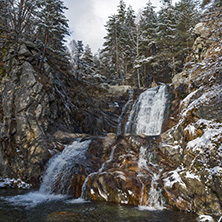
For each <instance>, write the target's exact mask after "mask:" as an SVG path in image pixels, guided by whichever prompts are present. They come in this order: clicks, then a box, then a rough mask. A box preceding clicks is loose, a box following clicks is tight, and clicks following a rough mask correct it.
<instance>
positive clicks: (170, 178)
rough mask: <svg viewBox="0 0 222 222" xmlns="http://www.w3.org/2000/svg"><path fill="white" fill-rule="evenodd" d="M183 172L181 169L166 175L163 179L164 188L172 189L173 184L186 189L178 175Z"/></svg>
mask: <svg viewBox="0 0 222 222" xmlns="http://www.w3.org/2000/svg"><path fill="white" fill-rule="evenodd" d="M182 171H183V169H181V168H177V169H176V170H173V171H170V172H168V173H167V177H166V178H165V179H163V182H164V186H165V187H170V188H172V187H173V185H174V184H175V183H179V184H180V185H181V186H183V187H185V188H186V184H185V183H184V182H183V180H182V179H181V176H180V173H181V172H182Z"/></svg>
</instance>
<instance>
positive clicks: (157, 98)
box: [125, 85, 167, 136]
mask: <svg viewBox="0 0 222 222" xmlns="http://www.w3.org/2000/svg"><path fill="white" fill-rule="evenodd" d="M166 101H167V97H166V85H162V86H157V87H154V88H150V89H147V90H146V91H145V92H143V93H142V94H140V96H139V98H138V99H137V100H136V102H135V103H134V105H133V108H132V110H131V112H130V115H129V118H128V121H127V123H126V125H125V133H131V134H142V133H143V134H146V135H148V136H155V135H160V134H161V128H162V123H163V118H164V112H165V106H166Z"/></svg>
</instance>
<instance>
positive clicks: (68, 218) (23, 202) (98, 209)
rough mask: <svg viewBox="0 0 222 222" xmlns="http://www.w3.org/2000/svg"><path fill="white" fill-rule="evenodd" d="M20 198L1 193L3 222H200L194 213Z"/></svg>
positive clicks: (0, 221)
mask: <svg viewBox="0 0 222 222" xmlns="http://www.w3.org/2000/svg"><path fill="white" fill-rule="evenodd" d="M18 194H19V193H18V192H15V191H10V192H9V191H8V190H0V222H9V221H10V222H20V221H22V222H23V221H24V222H45V221H47V222H52V221H53V222H63V221H64V222H122V221H124V222H196V218H197V215H196V214H191V213H184V212H175V211H140V210H138V208H137V207H135V206H125V205H119V204H110V203H101V202H100V203H98V202H83V201H79V200H77V201H76V200H73V199H70V198H69V197H64V196H63V197H62V196H60V197H53V198H51V199H50V197H47V198H46V199H44V198H43V197H42V196H38V195H39V194H38V192H34V193H31V195H29V194H28V195H25V196H24V195H23V196H16V195H18ZM20 194H22V193H21V192H20ZM29 198H30V199H29ZM42 198H43V199H42Z"/></svg>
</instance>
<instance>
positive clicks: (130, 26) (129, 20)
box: [121, 6, 136, 84]
mask: <svg viewBox="0 0 222 222" xmlns="http://www.w3.org/2000/svg"><path fill="white" fill-rule="evenodd" d="M135 18H136V16H135V13H134V10H133V9H132V7H131V6H129V7H128V8H127V11H126V19H125V23H124V25H123V33H122V37H123V41H122V45H121V48H122V54H123V62H124V63H123V66H124V69H123V70H124V82H123V84H125V83H126V84H129V82H132V81H134V80H133V79H132V77H133V65H134V61H135V59H136V23H135Z"/></svg>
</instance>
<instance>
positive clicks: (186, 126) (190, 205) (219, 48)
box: [159, 12, 222, 215]
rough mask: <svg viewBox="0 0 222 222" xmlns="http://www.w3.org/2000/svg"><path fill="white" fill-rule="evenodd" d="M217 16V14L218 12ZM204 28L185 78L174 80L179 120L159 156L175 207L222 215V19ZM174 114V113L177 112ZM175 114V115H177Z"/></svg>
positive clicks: (198, 31)
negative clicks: (166, 166)
mask: <svg viewBox="0 0 222 222" xmlns="http://www.w3.org/2000/svg"><path fill="white" fill-rule="evenodd" d="M215 13H216V12H215ZM215 17H216V18H217V19H216V20H210V21H208V22H203V23H201V24H198V25H197V26H196V28H195V29H194V32H195V34H196V35H197V39H196V41H195V43H194V46H193V53H192V54H191V55H190V57H188V59H187V63H186V65H185V68H184V70H183V72H182V73H179V74H177V75H176V76H175V77H174V78H173V86H174V91H173V93H174V98H173V102H172V106H173V104H178V101H179V104H178V105H177V108H176V110H177V111H176V112H177V115H172V113H171V119H170V124H171V125H172V126H173V125H174V126H173V127H172V128H171V129H169V130H168V131H167V132H165V133H163V134H162V135H161V143H160V148H159V150H160V151H161V153H162V157H163V159H164V160H165V161H164V164H166V163H167V164H166V165H168V166H170V167H171V170H170V169H169V170H167V171H166V172H165V173H164V174H163V183H164V190H165V195H166V198H167V201H168V203H169V204H170V205H172V206H174V207H175V208H177V209H180V210H188V211H194V212H198V213H200V214H218V215H219V214H221V213H222V195H221V194H222V193H221V189H222V184H221V179H222V165H221V161H220V159H221V158H220V157H221V155H222V153H221V141H222V123H221V122H222V119H221V116H222V105H221V96H222V72H221V70H222V66H221V60H222V44H221V37H222V36H221V31H219V30H221V24H222V23H221V18H220V17H219V16H215ZM171 109H172V107H171ZM174 112H175V111H174Z"/></svg>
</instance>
